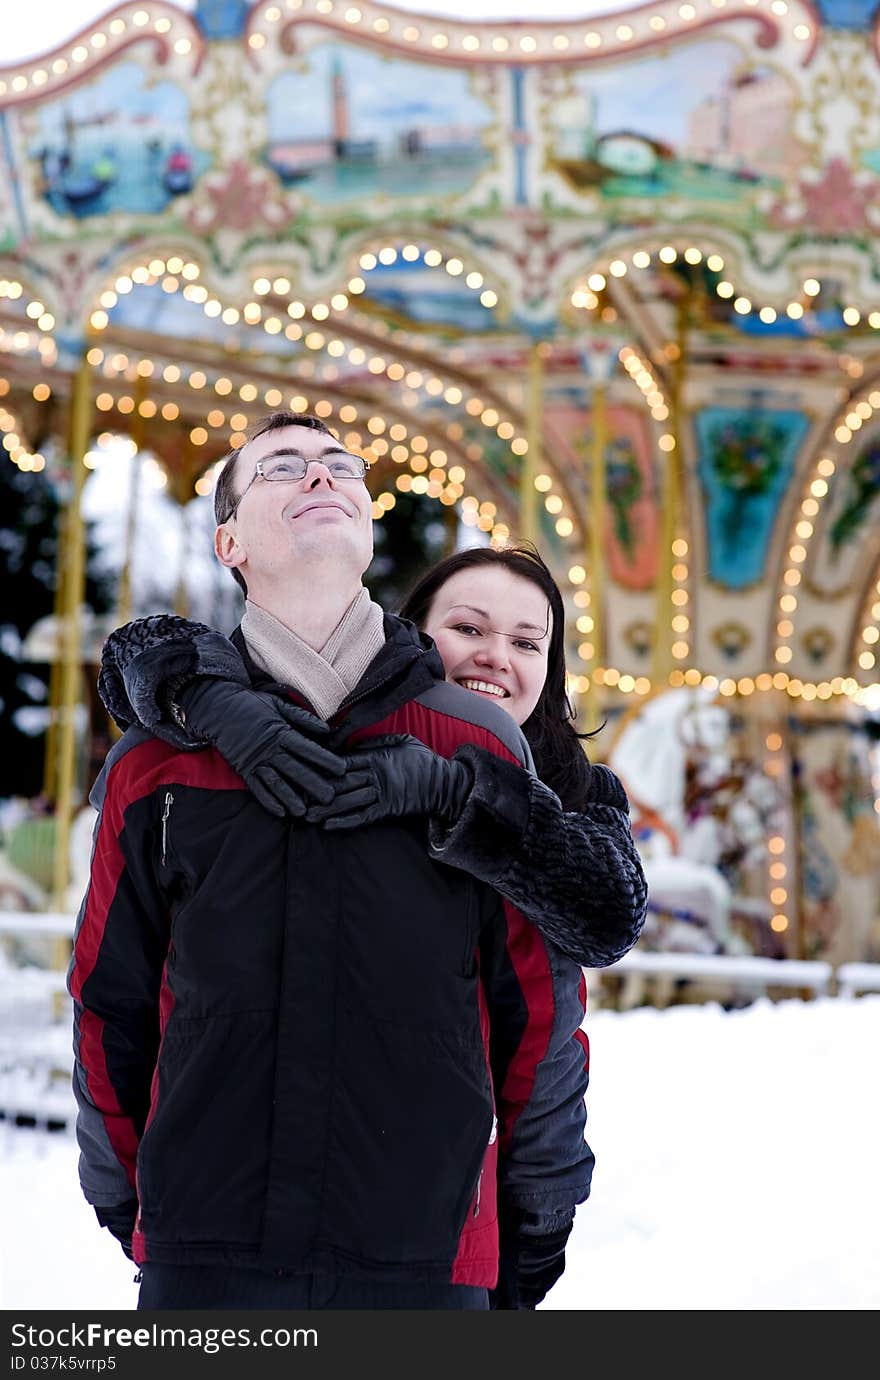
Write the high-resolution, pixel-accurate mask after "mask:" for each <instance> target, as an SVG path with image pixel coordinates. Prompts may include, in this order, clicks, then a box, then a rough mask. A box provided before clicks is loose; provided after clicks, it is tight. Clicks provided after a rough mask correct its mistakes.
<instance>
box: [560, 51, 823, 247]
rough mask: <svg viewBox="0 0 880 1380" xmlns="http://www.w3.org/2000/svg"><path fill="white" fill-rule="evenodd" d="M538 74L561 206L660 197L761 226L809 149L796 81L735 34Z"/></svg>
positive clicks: (656, 199)
mask: <svg viewBox="0 0 880 1380" xmlns="http://www.w3.org/2000/svg"><path fill="white" fill-rule="evenodd" d="M539 81H540V83H541V95H542V106H543V111H544V118H545V120H546V123H547V129H548V147H547V158H546V168H547V172H548V173H549V174H555V175H556V176H555V192H554V194H557V193H558V192H559V190H560V189H562V188H564V189H565V194H563V196H562V200H563V201H564V202H568V203H571V195H570V194H571V193H572V192H574V193H575V194H576V195H577V197H578V198H580V199H581V200H582V199H583V198H584V197H592V198H593V199H596V198H598V199H599V200H600V201H601V202H602V203H605V205H606V209H607V210H608V213H609V214H612V215H614V212H613V210H611V208H613V207H614V206H616V205H619V204H620V203H621V202H626V201H633V202H638V203H651V202H658V203H659V202H661V201H662V203H663V207H664V214H668V212H669V207H670V203H671V204H672V205H677V204H678V205H680V206H681V207H682V209H684V207H685V206H687V208H688V214H691V215H692V214H693V213H694V210H695V209H697V208H699V210H700V213H701V214H703V213H704V212H705V211H707V210H712V211H713V212H714V213H715V214H718V215H720V216H721V217H723V218H725V219H729V220H731V221H733V222H734V223H736V224H743V225H751V224H754V225H758V224H759V223H761V222H762V221H763V220H764V208H765V207H769V206H770V205H772V204H773V203H774V201H775V199H776V198H777V197H778V196H779V195H780V194H781V193H782V190H783V188H784V186H785V184H786V182H787V181H789V180H791V179H793V178H795V177H796V174H797V171H798V169H799V167H800V166H801V165H802V164H803V162H804V159H805V156H806V149H805V147H804V146H803V145H802V143H801V142H800V141H799V140H798V138H797V137H796V135H795V132H794V128H793V120H794V112H795V107H796V102H797V94H798V93H797V87H796V85H795V83H794V82H793V80H792V79H791V77H790V76H789V75H788V74H786V73H783V72H782V71H780V70H778V69H777V68H775V67H773V66H771V65H770V64H768V63H766V62H765V61H761V62H755V60H754V57H753V54H752V53H751V51H750V50H749V49H748V48H746V47H745V46H744V45H742V44H741V43H739V42H737V41H735V40H734V39H733V38H732V37H730V38H728V37H723V38H718V37H705V38H699V39H694V40H693V41H691V42H688V43H684V44H681V45H680V46H677V47H675V48H672V49H667V48H664V49H663V50H662V51H656V50H649V51H648V52H646V53H644V54H641V55H639V56H638V57H633V58H630V59H628V60H627V59H624V58H621V57H617V58H615V59H614V60H613V61H612V62H609V63H607V64H605V65H603V66H602V67H599V68H596V69H593V68H589V69H586V70H585V69H583V68H579V67H578V68H568V69H556V68H549V69H546V70H544V71H543V72H541V73H540V74H539ZM759 208H760V209H759ZM615 218H617V217H616V216H615Z"/></svg>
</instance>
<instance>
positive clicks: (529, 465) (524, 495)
mask: <svg viewBox="0 0 880 1380" xmlns="http://www.w3.org/2000/svg"><path fill="white" fill-rule="evenodd" d="M543 439H544V346H543V344H542V343H541V342H540V341H538V340H533V341H532V342H531V345H530V346H529V365H528V384H527V393H526V440H527V441H528V445H529V448H528V450H527V451H526V453H525V455H524V456H523V463H522V469H521V471H520V480H519V532H520V536H521V537H522V538H523V540H524V541H531V542H537V540H538V495H537V491H536V489H535V476H536V475H537V473H538V471H539V469H540V468H541V450H542V442H543Z"/></svg>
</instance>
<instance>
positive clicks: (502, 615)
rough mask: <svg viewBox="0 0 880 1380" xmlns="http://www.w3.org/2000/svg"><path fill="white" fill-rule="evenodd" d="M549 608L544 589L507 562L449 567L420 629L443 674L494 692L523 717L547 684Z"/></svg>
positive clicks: (477, 689)
mask: <svg viewBox="0 0 880 1380" xmlns="http://www.w3.org/2000/svg"><path fill="white" fill-rule="evenodd" d="M551 618H552V615H551V613H550V605H549V603H548V601H547V597H546V595H545V594H544V593H543V592H542V591H541V590H540V589H539V588H538V586H537V585H535V584H532V581H531V580H525V579H523V578H522V577H521V576H519V575H514V574H513V572H512V571H510V570H507V569H505V567H504V566H502V565H498V566H494V567H491V566H475V567H473V568H471V569H470V570H467V569H466V570H459V571H456V573H455V574H454V575H451V576H450V577H449V579H448V580H447V581H446V583H445V584H444V585H441V587H440V589H439V590H438V591H437V593H436V594H435V596H434V602H433V603H432V605H431V608H430V610H429V611H428V617H427V619H426V620H425V627H424V630H425V632H426V633H427V634H428V636H429V637H432V638H433V639H434V641H435V642H436V644H437V649H438V651H439V652H440V655H441V657H442V658H443V665H444V666H445V668H446V679H447V680H449V681H452V682H453V683H454V684H456V685H462V686H464V688H465V690H471V691H473V693H474V694H477V695H482V696H483V697H484V698H485V699H492V700H496V701H497V702H498V704H500V705H501V707H502V709H506V710H507V712H508V714H509V715H510V716H511V718H513V719H514V720H515V721H516V722H517V723H518V724H523V723H525V721H526V719H527V718H528V717H529V715H530V714H531V712H532V710H533V709H534V707H535V705H536V704H537V703H538V700H539V698H540V695H541V691H542V690H543V688H544V681H545V680H546V678H547V655H548V652H549V650H550V634H551V632H552V626H551Z"/></svg>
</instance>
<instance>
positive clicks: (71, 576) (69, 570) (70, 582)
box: [53, 355, 92, 911]
mask: <svg viewBox="0 0 880 1380" xmlns="http://www.w3.org/2000/svg"><path fill="white" fill-rule="evenodd" d="M91 384H92V371H91V367H90V366H89V363H88V361H87V360H86V358H85V356H84V355H83V357H82V359H81V360H80V364H79V368H78V369H77V372H76V376H75V378H74V384H73V397H72V400H71V416H70V440H69V452H70V465H71V478H72V481H73V482H72V485H71V492H70V499H69V501H68V513H67V522H66V531H67V540H66V542H65V549H64V563H65V578H64V598H63V605H62V607H63V619H62V622H61V657H60V661H61V671H60V704H59V709H60V715H59V725H58V769H57V770H58V790H57V796H56V801H55V859H54V875H53V904H54V908H55V910H59V911H60V910H64V908H65V907H64V899H65V892H66V890H67V883H68V877H69V868H70V861H69V858H68V853H69V851H70V825H71V819H72V816H73V792H74V787H75V768H76V723H75V718H76V709H77V704H78V700H79V692H80V689H81V683H80V681H81V676H80V668H81V659H80V606H81V604H82V600H83V595H84V592H85V573H86V566H85V524H84V523H83V518H82V491H83V484H84V481H85V466H84V464H83V459H84V457H85V454H86V451H87V449H88V443H89V435H90V432H91V420H92V419H91Z"/></svg>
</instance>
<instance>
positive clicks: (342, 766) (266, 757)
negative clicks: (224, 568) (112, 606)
mask: <svg viewBox="0 0 880 1380" xmlns="http://www.w3.org/2000/svg"><path fill="white" fill-rule="evenodd" d="M400 612H401V616H402V617H404V618H408V619H410V620H411V621H412V622H414V623H415V624H416V625H417V626H418V627H419V628H421V629H422V631H423V632H424V633H426V634H427V635H428V637H429V638H431V639H433V641H434V643H435V644H436V646H437V649H438V651H439V653H440V656H441V657H442V660H443V663H444V667H445V670H446V679H447V680H448V681H451V682H454V683H457V684H459V685H462V686H463V687H464V688H465V689H467V690H469V691H470V692H471V693H472V694H475V695H479V696H481V697H482V698H484V699H487V700H490V699H491V700H494V701H495V702H496V703H497V704H498V705H499V706H500V707H501V708H502V709H504V710H505V711H506V712H507V713H508V714H510V715H511V717H512V718H513V719H514V720H515V721H516V723H518V724H519V725H520V726H521V728H522V731H523V733H524V735H525V738H526V740H527V742H528V744H529V746H530V748H531V750H532V754H533V757H534V763H535V770H536V773H537V775H536V776H532V775H530V774H529V773H527V772H523V771H522V769H521V768H520V767H519V766H518V765H516V764H514V763H507V762H504V761H502V760H501V759H500V758H499V757H497V756H496V755H494V754H492V753H490V752H487V751H484V750H483V749H481V748H478V747H475V746H468V747H467V748H462V749H459V750H458V752H456V754H455V759H454V760H453V763H452V764H449V763H446V762H445V760H444V759H443V758H439V757H437V756H435V754H434V753H433V752H431V751H430V749H428V748H426V747H425V746H424V745H423V744H421V743H419V742H418V741H417V740H416V739H412V738H404V739H400V738H397V739H395V740H393V741H392V740H385V741H382V742H379V743H377V740H376V739H373V740H372V741H371V743H370V744H369V745H368V746H365V747H364V748H363V749H357V750H355V751H354V752H351V753H350V755H349V756H348V757H347V758H345V759H340V758H338V757H336V756H335V754H333V753H332V752H330V751H328V749H327V748H326V747H324V746H322V745H321V744H320V743H319V742H317V741H316V739H317V738H318V737H323V739H324V740H325V741H327V735H328V732H329V730H328V729H327V726H326V725H324V724H323V723H321V721H319V720H316V719H315V718H314V716H312V715H306V714H304V712H303V711H302V710H300V709H297V708H295V707H294V706H291V707H290V709H285V711H284V714H285V716H286V717H282V715H281V714H279V712H278V710H277V708H276V707H275V704H277V701H275V702H272V701H269V698H268V697H266V696H262V695H260V694H258V693H257V692H255V691H253V690H251V689H250V688H249V682H248V678H247V675H246V672H245V669H244V665H243V663H242V660H241V658H240V656H239V653H238V651H237V650H236V648H235V647H234V646H233V645H232V643H230V642H229V641H228V639H227V638H225V637H223V636H222V635H221V634H220V633H217V632H214V631H213V630H212V629H210V628H207V627H205V626H204V625H203V624H198V623H192V622H189V621H187V620H185V619H180V618H174V617H170V616H165V615H162V616H158V617H153V618H148V619H143V620H140V621H139V622H137V623H130V624H127V625H125V626H124V627H122V628H118V629H116V630H115V631H114V632H113V633H112V634H111V636H110V637H109V638H108V640H107V642H106V644H105V647H104V655H103V664H102V670H101V676H100V680H99V689H100V692H101V695H102V698H103V700H104V703H105V705H106V706H107V709H108V710H109V712H110V713H111V714H112V715H113V717H114V718H115V719H116V721H117V722H118V723H119V724H120V725H122V726H123V727H125V726H128V725H129V724H131V723H132V722H140V723H141V724H142V725H143V726H144V727H145V728H147V729H149V730H150V731H151V732H153V733H155V734H156V735H157V736H159V737H162V738H165V739H166V740H167V741H169V742H172V743H173V744H175V745H176V746H179V747H190V748H197V747H200V746H203V745H204V743H205V742H211V743H213V744H214V746H215V747H216V748H217V750H218V751H219V752H220V753H221V754H222V755H223V756H224V757H226V759H227V760H228V761H229V762H230V764H231V765H232V766H233V767H234V768H235V770H236V771H237V772H238V773H239V775H241V776H242V778H243V779H244V780H245V781H246V783H247V784H248V786H249V788H250V789H251V791H252V792H253V793H254V795H256V796H257V798H258V799H259V800H260V801H261V803H262V804H263V805H264V806H265V807H266V808H267V809H270V810H272V811H273V812H274V813H276V814H280V813H282V812H284V811H285V810H286V811H287V812H288V813H290V814H293V815H299V816H305V818H306V820H307V821H309V822H314V823H321V824H323V826H324V827H325V828H350V827H354V826H356V825H358V824H361V823H365V822H367V821H369V820H374V819H378V818H381V817H383V816H385V815H390V814H396V815H399V814H408V813H425V814H428V815H429V816H433V817H432V819H431V823H430V827H429V842H430V848H431V852H432V855H433V856H434V857H436V858H437V859H438V860H439V861H442V862H444V863H447V864H449V865H451V866H454V867H458V868H461V869H462V870H464V871H467V872H469V873H471V874H472V875H473V876H475V877H476V878H478V879H479V880H481V881H484V882H487V883H488V884H489V885H491V886H492V887H494V888H495V890H497V891H499V892H500V893H501V894H502V895H503V896H505V897H506V898H507V899H508V900H509V901H511V902H512V903H513V904H514V905H515V906H516V907H517V908H518V909H519V910H521V911H522V912H523V914H525V915H526V916H527V917H528V918H529V919H530V920H531V921H532V922H533V923H534V924H536V925H537V926H538V928H539V929H540V930H541V931H542V933H544V934H545V935H546V937H547V938H548V939H550V940H552V941H553V942H554V943H555V944H556V945H557V947H558V948H560V949H561V950H562V951H563V952H564V953H566V954H567V955H568V956H569V957H570V958H572V959H574V960H575V961H576V962H578V963H581V964H583V965H585V966H587V967H591V968H601V967H605V966H607V965H608V964H610V963H614V962H616V961H617V959H619V958H621V957H622V956H623V955H624V954H626V953H627V952H628V951H629V950H630V949H631V948H632V946H633V944H635V942H636V940H637V939H638V937H639V934H640V933H641V929H642V926H643V924H644V920H645V912H646V906H647V888H646V884H645V877H644V871H643V869H642V864H641V861H640V859H639V855H638V852H637V850H636V847H635V844H634V843H633V839H632V834H631V831H630V826H629V810H628V804H627V799H626V794H625V792H624V790H623V787H622V786H621V784H620V782H619V781H618V780H617V777H616V776H615V775H614V773H613V772H612V771H610V770H609V769H608V768H607V767H604V766H601V765H591V764H590V763H589V761H588V760H587V758H586V756H585V755H584V752H583V749H582V747H581V744H580V741H579V735H578V734H577V733H576V732H575V730H574V727H573V725H572V722H571V719H572V712H571V709H570V706H569V705H568V702H567V699H566V694H565V660H564V610H563V605H562V597H561V594H560V592H559V589H558V587H557V585H556V583H555V581H554V579H553V577H552V575H551V574H550V571H549V570H548V568H547V566H546V565H545V564H544V562H543V561H542V560H541V558H540V557H539V556H538V555H537V553H536V552H535V551H534V550H532V549H531V548H530V547H527V546H524V545H520V546H511V547H506V548H503V549H500V550H498V549H495V548H491V547H477V548H471V549H469V550H466V551H461V552H457V553H456V554H455V555H452V556H449V557H447V558H446V559H445V560H443V561H440V562H439V563H438V564H437V565H435V566H434V567H433V568H432V569H431V570H430V571H429V572H428V573H427V574H426V575H425V576H424V577H423V578H422V579H421V580H420V581H419V582H418V584H417V585H416V586H415V588H414V589H413V590H412V591H411V593H410V594H409V595H408V597H407V599H406V600H405V601H404V604H403V607H402V608H401V611H400ZM240 694H247V695H249V696H250V698H251V701H252V704H251V706H250V713H249V716H248V723H249V731H248V735H247V740H246V741H242V740H241V738H240V733H236V731H235V730H234V729H233V728H232V722H233V719H234V720H235V721H240V716H238V715H231V714H226V713H225V708H226V707H227V706H228V697H229V696H231V695H240ZM303 728H306V729H307V733H306V734H305V735H304V734H303V733H302V732H300V731H299V730H301V729H303ZM462 768H465V770H463V769H462Z"/></svg>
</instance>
